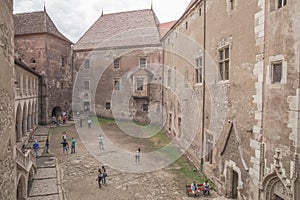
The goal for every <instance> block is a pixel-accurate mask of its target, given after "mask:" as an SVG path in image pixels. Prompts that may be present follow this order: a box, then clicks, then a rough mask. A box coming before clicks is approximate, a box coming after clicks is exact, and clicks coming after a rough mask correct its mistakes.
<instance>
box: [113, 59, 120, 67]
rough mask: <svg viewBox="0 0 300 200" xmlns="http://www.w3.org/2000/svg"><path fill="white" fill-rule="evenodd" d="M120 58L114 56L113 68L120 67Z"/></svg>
mask: <svg viewBox="0 0 300 200" xmlns="http://www.w3.org/2000/svg"><path fill="white" fill-rule="evenodd" d="M120 61H121V58H115V59H114V69H115V70H118V69H120V68H121V66H120V64H121V62H120Z"/></svg>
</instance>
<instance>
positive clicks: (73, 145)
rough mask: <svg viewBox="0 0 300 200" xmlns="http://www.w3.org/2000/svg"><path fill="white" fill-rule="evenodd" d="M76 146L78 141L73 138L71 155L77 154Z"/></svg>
mask: <svg viewBox="0 0 300 200" xmlns="http://www.w3.org/2000/svg"><path fill="white" fill-rule="evenodd" d="M75 145H76V140H75V138H72V145H71V154H73V153H75Z"/></svg>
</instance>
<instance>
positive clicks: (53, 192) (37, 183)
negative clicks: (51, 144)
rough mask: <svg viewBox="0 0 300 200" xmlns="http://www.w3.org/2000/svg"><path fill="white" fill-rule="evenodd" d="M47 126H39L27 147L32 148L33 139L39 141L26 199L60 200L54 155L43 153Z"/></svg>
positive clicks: (47, 130) (47, 131)
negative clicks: (35, 167)
mask: <svg viewBox="0 0 300 200" xmlns="http://www.w3.org/2000/svg"><path fill="white" fill-rule="evenodd" d="M48 134H49V128H47V127H42V126H40V127H39V128H38V129H37V130H36V131H35V134H34V138H31V139H30V140H29V142H28V145H27V147H28V148H32V145H33V143H34V140H37V141H38V143H39V147H40V148H39V155H40V156H38V157H37V158H36V165H37V171H36V173H35V176H34V178H33V182H32V185H31V188H30V191H29V194H28V200H61V199H63V198H62V197H61V195H60V193H59V191H60V190H59V187H60V183H59V180H60V179H59V175H58V166H57V160H56V159H57V158H56V155H54V154H51V153H45V152H44V149H45V141H46V139H47V137H48Z"/></svg>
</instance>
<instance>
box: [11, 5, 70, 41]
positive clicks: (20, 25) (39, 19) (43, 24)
mask: <svg viewBox="0 0 300 200" xmlns="http://www.w3.org/2000/svg"><path fill="white" fill-rule="evenodd" d="M14 27H15V35H26V34H36V33H49V34H52V35H54V36H56V37H58V38H60V39H62V40H65V41H67V42H69V43H72V42H71V41H70V40H69V39H68V38H66V37H65V36H64V35H63V34H61V33H60V32H59V31H58V29H57V28H56V26H55V24H54V23H53V21H52V20H51V18H50V17H49V15H48V14H47V12H45V11H38V12H30V13H19V14H14Z"/></svg>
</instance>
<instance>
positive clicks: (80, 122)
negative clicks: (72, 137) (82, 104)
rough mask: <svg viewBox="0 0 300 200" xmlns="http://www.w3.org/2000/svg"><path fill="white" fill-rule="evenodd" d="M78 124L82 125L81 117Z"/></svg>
mask: <svg viewBox="0 0 300 200" xmlns="http://www.w3.org/2000/svg"><path fill="white" fill-rule="evenodd" d="M79 124H80V127H82V118H80V121H79Z"/></svg>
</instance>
